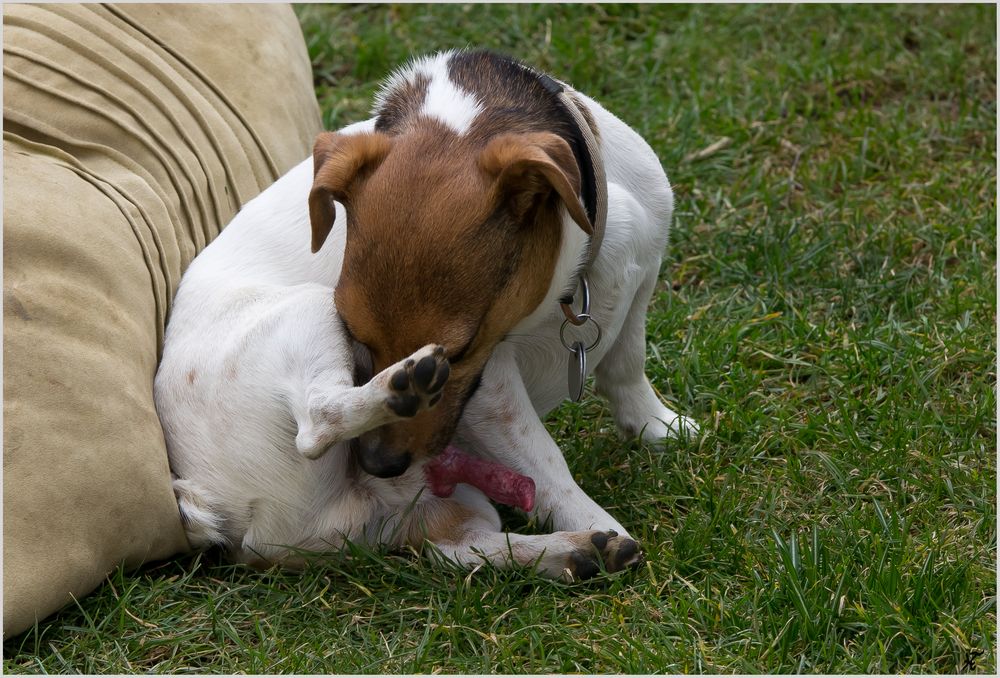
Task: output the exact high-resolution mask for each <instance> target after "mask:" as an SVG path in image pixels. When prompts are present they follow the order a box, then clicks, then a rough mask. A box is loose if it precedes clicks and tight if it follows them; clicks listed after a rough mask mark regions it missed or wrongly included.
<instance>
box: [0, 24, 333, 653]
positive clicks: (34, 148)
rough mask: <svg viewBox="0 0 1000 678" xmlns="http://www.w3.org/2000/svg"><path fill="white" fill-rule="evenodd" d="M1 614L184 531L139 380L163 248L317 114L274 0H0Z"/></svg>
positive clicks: (196, 232) (168, 550) (175, 244)
mask: <svg viewBox="0 0 1000 678" xmlns="http://www.w3.org/2000/svg"><path fill="white" fill-rule="evenodd" d="M3 51H4V90H3V95H4V135H3V136H4V172H3V198H4V213H3V219H4V243H3V264H4V270H3V285H4V332H3V334H4V337H3V338H4V346H3V371H4V375H3V376H4V419H3V429H4V431H3V432H4V456H3V472H4V474H3V492H4V507H3V509H4V511H3V521H4V524H3V528H4V534H3V537H4V540H3V567H4V571H3V575H4V576H3V589H4V590H3V593H4V601H3V614H4V634H5V636H7V637H9V636H10V635H11V634H13V633H17V632H18V631H21V630H23V629H24V628H26V627H28V626H30V625H32V624H33V623H34V622H35V620H36V619H40V618H42V617H44V616H46V615H47V614H49V613H51V612H53V611H55V610H56V609H58V608H59V607H61V606H62V605H64V604H66V603H68V602H70V600H72V598H71V596H75V597H77V598H79V597H81V596H83V595H84V594H86V593H88V592H89V591H91V590H92V589H93V588H94V587H95V586H97V585H98V584H99V583H100V582H101V581H102V579H103V578H104V577H105V575H106V574H107V573H108V572H109V571H110V570H112V569H113V568H114V567H116V566H117V564H118V563H121V562H124V563H126V564H127V565H129V566H135V565H138V564H141V563H143V562H146V561H149V560H153V559H159V558H164V557H167V556H170V555H172V554H174V553H177V552H179V551H183V550H185V549H187V543H186V541H185V539H184V533H183V530H182V528H181V525H180V520H179V517H178V514H177V506H176V503H175V501H174V497H173V493H172V492H171V487H170V473H169V469H168V466H167V456H166V450H165V447H164V442H163V434H162V431H161V429H160V424H159V421H158V419H157V417H156V411H155V408H154V405H153V398H152V381H153V376H154V374H155V372H156V365H157V360H158V357H159V356H160V354H161V351H162V339H163V329H164V325H165V321H166V318H167V316H168V314H169V310H170V302H171V299H172V298H173V293H174V291H175V290H176V287H177V283H178V282H179V281H180V278H181V274H182V273H183V271H184V268H185V267H186V266H187V265H188V264H189V263H190V261H191V259H192V258H193V257H194V256H195V255H196V254H197V253H198V252H199V251H200V250H201V249H202V248H203V247H204V246H205V245H206V244H207V243H208V242H211V240H212V239H213V238H214V237H215V236H216V235H217V234H218V232H219V229H220V228H221V227H222V226H224V225H225V224H226V223H227V222H228V221H229V219H231V218H232V216H233V215H234V214H235V212H236V210H237V209H238V208H239V207H240V205H242V204H243V203H245V202H246V201H247V200H249V199H250V198H252V197H254V196H255V195H256V194H257V193H259V192H260V191H261V190H262V189H264V188H266V187H267V186H268V185H269V184H270V183H271V182H272V181H274V180H275V179H276V178H277V177H278V176H280V174H281V173H283V172H284V171H286V170H287V169H288V168H290V167H291V166H292V165H294V164H295V163H297V162H299V161H301V160H302V159H303V158H305V157H307V156H308V154H309V150H310V147H311V144H312V140H313V137H314V136H315V134H316V133H317V132H318V131H319V130H320V117H319V110H318V106H317V104H316V99H315V95H314V93H313V89H312V77H311V73H310V64H309V59H308V55H307V54H306V50H305V45H304V41H303V39H302V33H301V31H300V29H299V25H298V22H297V21H296V18H295V16H294V14H293V12H292V10H291V9H290V7H289V6H286V5H280V6H276V5H129V6H121V7H115V6H98V5H39V6H30V5H7V6H5V7H4V27H3Z"/></svg>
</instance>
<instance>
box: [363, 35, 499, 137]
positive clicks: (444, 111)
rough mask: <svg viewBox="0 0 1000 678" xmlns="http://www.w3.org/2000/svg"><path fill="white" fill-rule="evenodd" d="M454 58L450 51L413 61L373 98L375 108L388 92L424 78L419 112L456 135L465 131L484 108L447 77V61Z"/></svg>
mask: <svg viewBox="0 0 1000 678" xmlns="http://www.w3.org/2000/svg"><path fill="white" fill-rule="evenodd" d="M453 55H454V52H453V51H449V52H441V53H439V54H435V55H434V56H427V57H421V58H419V59H414V60H413V61H412V62H410V63H409V64H407V65H406V66H404V67H403V68H401V69H400V70H398V71H396V72H395V73H393V74H392V75H391V76H390V77H389V80H388V81H387V82H386V84H385V86H384V87H383V88H382V91H381V92H379V93H378V95H377V96H376V109H378V108H379V107H381V105H382V104H383V103H384V102H385V100H386V98H387V95H388V94H389V92H391V91H392V90H394V89H395V88H397V87H399V86H400V85H402V84H404V83H407V82H416V80H417V79H418V78H419V77H421V76H423V77H424V78H426V79H427V82H428V84H427V90H426V92H425V93H424V101H423V106H422V107H421V109H420V113H421V114H423V115H426V116H428V117H431V118H435V119H437V120H440V121H441V122H443V123H444V124H445V125H447V126H448V127H450V128H451V129H453V130H455V132H457V133H458V134H465V133H466V132H468V131H469V127H471V126H472V122H473V120H475V119H476V116H477V115H479V113H480V112H482V110H483V106H482V104H480V103H479V101H477V100H476V97H475V96H473V95H472V94H471V93H469V92H467V91H465V90H463V89H462V88H461V87H459V86H458V85H456V84H455V83H454V82H452V81H451V78H449V77H448V61H449V60H451V57H452V56H453Z"/></svg>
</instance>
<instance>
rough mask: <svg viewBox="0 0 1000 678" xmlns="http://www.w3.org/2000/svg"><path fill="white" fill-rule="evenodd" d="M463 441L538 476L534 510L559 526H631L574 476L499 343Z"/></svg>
mask: <svg viewBox="0 0 1000 678" xmlns="http://www.w3.org/2000/svg"><path fill="white" fill-rule="evenodd" d="M458 442H459V446H461V447H464V448H465V449H467V450H468V451H470V452H475V453H476V454H479V455H480V456H483V457H489V458H493V459H496V460H497V461H499V462H501V463H503V464H504V465H506V466H508V467H509V468H512V469H514V470H516V471H518V472H519V473H523V474H524V475H526V476H528V477H530V478H532V479H533V480H534V481H535V510H534V511H533V514H534V515H537V516H538V517H539V518H540V519H542V520H547V519H551V521H552V526H553V528H554V529H556V530H569V531H573V532H576V531H580V530H594V529H597V530H613V531H615V532H617V533H618V534H619V535H622V536H623V537H627V536H628V531H627V530H626V529H625V528H624V527H622V526H621V524H620V523H619V522H618V521H617V520H615V519H614V518H612V517H611V516H610V515H608V512H607V511H605V510H604V509H602V508H601V507H600V506H599V505H598V504H597V502H595V501H594V500H593V499H591V498H590V497H588V496H587V494H586V493H585V492H584V491H583V490H582V489H580V486H579V485H577V484H576V482H575V481H574V480H573V476H572V474H571V473H570V471H569V467H568V466H567V465H566V460H565V459H564V458H563V455H562V451H561V450H560V449H559V446H558V445H556V443H555V441H554V440H552V436H550V435H549V432H548V431H546V430H545V426H544V425H543V424H542V422H541V420H540V419H539V418H538V414H537V412H535V408H534V406H533V405H532V404H531V399H530V398H529V396H528V393H527V390H526V389H525V386H524V382H523V381H522V380H521V376H520V373H519V372H518V369H517V364H516V362H515V360H514V358H513V355H512V354H511V353H510V352H509V351H507V350H504V347H503V346H501V347H500V348H498V350H497V351H495V352H494V354H493V357H492V358H490V362H489V363H487V365H486V370H485V371H484V372H483V381H482V385H481V386H480V388H479V390H478V391H477V392H476V395H475V396H474V397H473V398H472V400H470V401H469V404H468V405H467V406H466V408H465V412H464V414H463V415H462V419H461V421H460V423H459V429H458Z"/></svg>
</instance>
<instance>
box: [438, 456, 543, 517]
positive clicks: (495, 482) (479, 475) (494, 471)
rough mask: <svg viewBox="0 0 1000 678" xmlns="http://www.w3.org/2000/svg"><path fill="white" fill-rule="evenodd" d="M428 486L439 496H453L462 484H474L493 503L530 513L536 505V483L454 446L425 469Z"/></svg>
mask: <svg viewBox="0 0 1000 678" xmlns="http://www.w3.org/2000/svg"><path fill="white" fill-rule="evenodd" d="M424 475H425V476H426V477H427V485H428V486H429V487H430V490H431V492H433V493H434V496H436V497H450V496H451V493H452V492H454V491H455V485H457V484H458V483H467V484H469V485H472V486H473V487H475V488H476V489H478V490H479V491H480V492H482V493H483V494H485V495H486V496H487V497H489V498H490V499H492V500H493V501H496V502H499V503H501V504H507V505H508V506H515V507H517V508H519V509H523V510H525V511H530V510H531V509H532V508H534V506H535V481H534V480H532V479H531V478H529V477H528V476H523V475H521V474H520V473H517V472H515V471H512V470H510V469H509V468H507V467H506V466H503V465H502V464H498V463H496V462H492V461H486V460H485V459H479V458H478V457H473V456H470V455H468V454H466V453H465V452H462V451H461V450H460V449H458V448H457V447H455V446H454V445H449V446H448V447H446V448H445V450H444V452H442V453H441V454H440V455H438V456H437V457H435V458H434V459H432V460H431V461H429V462H428V463H427V465H426V466H425V467H424Z"/></svg>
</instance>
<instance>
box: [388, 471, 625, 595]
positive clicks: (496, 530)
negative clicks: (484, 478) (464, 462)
mask: <svg viewBox="0 0 1000 678" xmlns="http://www.w3.org/2000/svg"><path fill="white" fill-rule="evenodd" d="M425 539H426V540H427V541H430V542H431V543H432V544H433V545H434V547H435V548H436V549H437V550H438V551H440V552H441V554H443V555H444V556H446V557H447V558H448V559H450V560H452V561H454V562H456V563H458V564H461V565H465V566H474V565H478V564H480V563H482V562H484V561H486V562H490V563H492V564H494V565H497V566H499V567H510V566H513V565H520V566H529V567H530V566H534V565H536V564H537V566H538V571H539V572H540V573H542V574H544V575H546V576H548V577H552V578H554V579H564V580H573V579H589V578H591V577H593V576H594V575H596V574H598V573H599V572H600V571H601V568H602V566H603V568H604V570H605V571H607V572H616V571H618V570H622V569H625V568H626V567H629V566H632V565H635V564H636V563H638V562H640V561H641V559H642V553H641V552H640V550H639V547H638V544H636V542H635V541H633V540H632V539H629V538H627V537H624V536H622V535H619V534H617V533H615V532H613V531H610V530H609V531H602V530H583V531H577V532H554V533H552V534H542V535H523V534H513V533H504V532H501V530H500V518H499V516H498V515H497V512H496V509H495V508H493V506H492V505H491V504H490V503H489V501H488V500H487V499H486V498H485V497H484V496H483V495H482V494H481V493H480V492H478V491H476V490H473V489H472V488H469V487H467V486H462V485H460V486H459V487H458V488H456V490H455V494H454V495H452V497H451V498H449V499H435V500H432V501H429V502H426V503H424V504H423V505H422V506H421V510H420V516H419V518H418V519H416V520H414V521H413V522H411V525H410V530H409V535H408V539H407V540H408V542H409V543H410V545H411V546H414V547H419V546H420V545H421V544H422V543H423V541H424V540H425Z"/></svg>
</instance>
